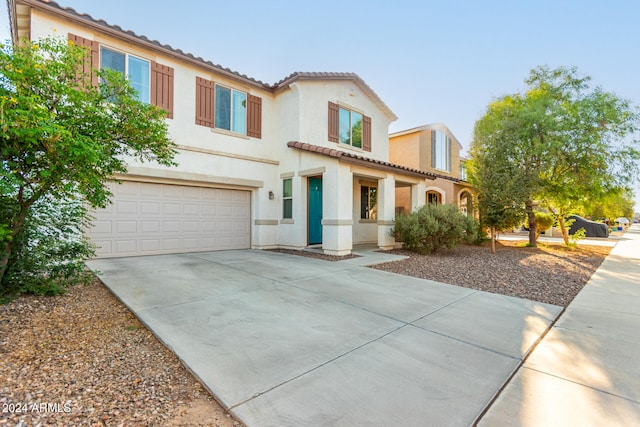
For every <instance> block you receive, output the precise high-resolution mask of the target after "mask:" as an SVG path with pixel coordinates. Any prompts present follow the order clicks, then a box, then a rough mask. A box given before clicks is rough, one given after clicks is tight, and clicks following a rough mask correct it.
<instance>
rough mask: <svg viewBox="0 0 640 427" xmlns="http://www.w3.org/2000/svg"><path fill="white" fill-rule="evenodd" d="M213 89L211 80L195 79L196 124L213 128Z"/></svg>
mask: <svg viewBox="0 0 640 427" xmlns="http://www.w3.org/2000/svg"><path fill="white" fill-rule="evenodd" d="M213 87H214V83H213V82H212V81H211V80H207V79H203V78H201V77H196V124H197V125H200V126H208V127H210V128H212V127H213Z"/></svg>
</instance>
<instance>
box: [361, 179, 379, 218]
mask: <svg viewBox="0 0 640 427" xmlns="http://www.w3.org/2000/svg"><path fill="white" fill-rule="evenodd" d="M377 218H378V188H377V187H370V186H367V185H362V186H360V219H377Z"/></svg>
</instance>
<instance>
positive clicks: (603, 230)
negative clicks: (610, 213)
mask: <svg viewBox="0 0 640 427" xmlns="http://www.w3.org/2000/svg"><path fill="white" fill-rule="evenodd" d="M570 219H575V221H574V222H573V224H571V227H569V234H574V233H575V232H576V231H578V230H580V229H581V228H584V230H585V231H586V233H587V234H586V237H609V227H607V224H603V223H601V222H595V221H590V220H588V219H586V218H583V217H581V216H578V215H569V217H568V218H567V220H570Z"/></svg>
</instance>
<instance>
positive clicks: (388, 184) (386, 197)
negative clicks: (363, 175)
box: [378, 174, 396, 250]
mask: <svg viewBox="0 0 640 427" xmlns="http://www.w3.org/2000/svg"><path fill="white" fill-rule="evenodd" d="M395 214H396V180H395V178H394V177H393V175H391V174H388V175H387V176H386V178H383V179H379V180H378V246H379V247H380V249H385V250H386V249H393V247H394V244H395V239H394V238H393V236H392V235H391V229H392V228H393V225H394V222H393V219H394V217H395Z"/></svg>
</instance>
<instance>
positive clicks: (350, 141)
mask: <svg viewBox="0 0 640 427" xmlns="http://www.w3.org/2000/svg"><path fill="white" fill-rule="evenodd" d="M339 122H340V143H341V144H347V145H351V146H353V147H358V148H362V114H360V113H357V112H355V111H351V110H347V109H346V108H342V107H340V111H339Z"/></svg>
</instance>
